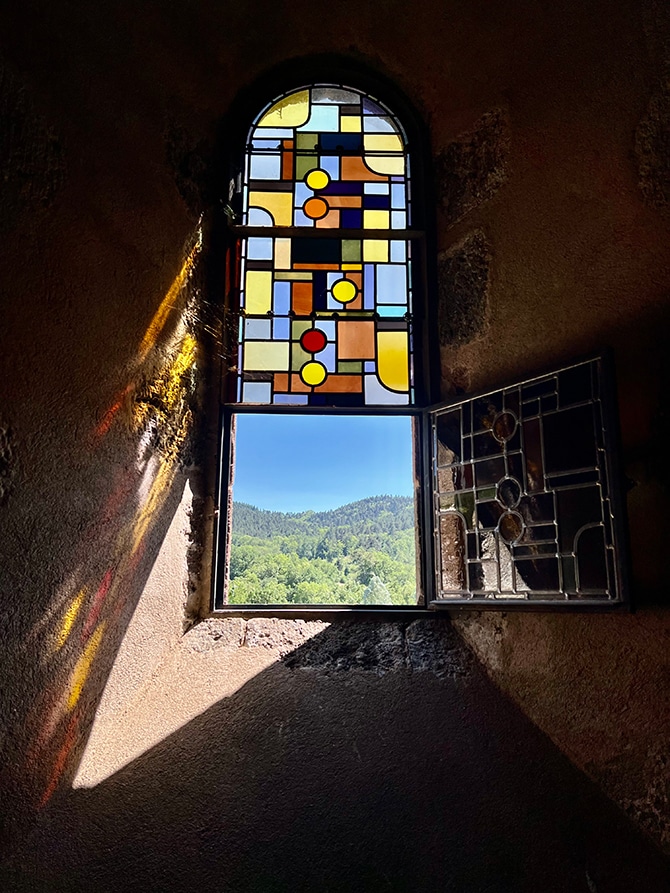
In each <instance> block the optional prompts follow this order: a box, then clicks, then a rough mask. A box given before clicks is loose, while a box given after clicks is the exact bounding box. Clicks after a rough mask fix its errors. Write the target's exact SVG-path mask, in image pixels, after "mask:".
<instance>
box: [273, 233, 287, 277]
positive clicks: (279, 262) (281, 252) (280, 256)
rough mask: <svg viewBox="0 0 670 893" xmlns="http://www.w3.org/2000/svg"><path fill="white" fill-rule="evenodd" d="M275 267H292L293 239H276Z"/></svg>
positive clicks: (281, 268) (277, 268) (280, 268)
mask: <svg viewBox="0 0 670 893" xmlns="http://www.w3.org/2000/svg"><path fill="white" fill-rule="evenodd" d="M275 269H276V270H290V269H291V240H290V239H275Z"/></svg>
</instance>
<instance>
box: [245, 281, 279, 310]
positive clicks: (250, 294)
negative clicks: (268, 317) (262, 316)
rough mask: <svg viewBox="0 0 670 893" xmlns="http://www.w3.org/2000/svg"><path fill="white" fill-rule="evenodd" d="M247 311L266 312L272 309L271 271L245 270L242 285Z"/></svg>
mask: <svg viewBox="0 0 670 893" xmlns="http://www.w3.org/2000/svg"><path fill="white" fill-rule="evenodd" d="M244 307H245V310H246V311H247V313H254V314H255V313H267V312H268V310H271V309H272V271H271V270H247V275H246V277H245V285H244Z"/></svg>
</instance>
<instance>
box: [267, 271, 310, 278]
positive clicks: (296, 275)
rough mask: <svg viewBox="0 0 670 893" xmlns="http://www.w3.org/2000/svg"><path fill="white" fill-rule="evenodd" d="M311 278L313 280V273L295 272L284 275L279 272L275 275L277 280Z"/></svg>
mask: <svg viewBox="0 0 670 893" xmlns="http://www.w3.org/2000/svg"><path fill="white" fill-rule="evenodd" d="M311 278H312V274H311V273H295V272H293V271H291V272H290V273H282V272H279V271H278V272H277V273H276V274H275V279H311Z"/></svg>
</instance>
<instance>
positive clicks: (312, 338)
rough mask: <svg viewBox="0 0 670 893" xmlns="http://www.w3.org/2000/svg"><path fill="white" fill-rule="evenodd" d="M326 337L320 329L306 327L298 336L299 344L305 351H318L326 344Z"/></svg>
mask: <svg viewBox="0 0 670 893" xmlns="http://www.w3.org/2000/svg"><path fill="white" fill-rule="evenodd" d="M326 341H327V338H326V336H325V334H324V333H323V332H322V331H321V329H307V331H306V332H303V333H302V335H301V337H300V344H301V346H302V349H303V350H306V351H307V353H318V352H319V351H320V350H323V349H324V347H325V346H326Z"/></svg>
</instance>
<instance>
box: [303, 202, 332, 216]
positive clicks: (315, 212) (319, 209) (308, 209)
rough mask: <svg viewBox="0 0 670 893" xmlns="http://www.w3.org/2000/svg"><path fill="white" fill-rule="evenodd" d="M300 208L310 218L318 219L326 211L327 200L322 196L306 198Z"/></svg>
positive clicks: (324, 214)
mask: <svg viewBox="0 0 670 893" xmlns="http://www.w3.org/2000/svg"><path fill="white" fill-rule="evenodd" d="M302 209H303V211H304V212H305V214H306V215H307V216H308V217H311V218H312V220H319V219H320V218H321V217H325V216H326V214H327V213H328V202H326V201H324V200H323V199H322V198H308V199H307V201H306V202H305V204H304V205H303V206H302Z"/></svg>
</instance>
